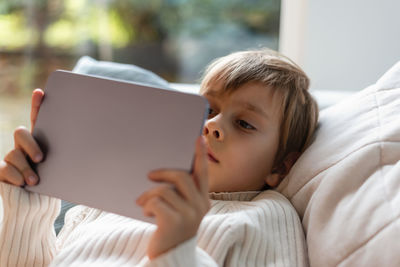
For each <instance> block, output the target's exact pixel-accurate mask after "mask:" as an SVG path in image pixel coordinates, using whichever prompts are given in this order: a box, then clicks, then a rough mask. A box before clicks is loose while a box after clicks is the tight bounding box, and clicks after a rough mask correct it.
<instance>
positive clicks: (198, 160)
mask: <svg viewBox="0 0 400 267" xmlns="http://www.w3.org/2000/svg"><path fill="white" fill-rule="evenodd" d="M193 177H194V179H195V181H196V184H197V186H198V188H199V190H200V192H202V193H203V194H204V195H208V162H207V148H206V145H205V142H204V139H203V137H202V136H200V137H199V138H198V139H197V141H196V155H195V160H194V166H193Z"/></svg>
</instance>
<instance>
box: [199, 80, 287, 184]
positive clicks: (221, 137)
mask: <svg viewBox="0 0 400 267" xmlns="http://www.w3.org/2000/svg"><path fill="white" fill-rule="evenodd" d="M219 92H221V89H220V87H219V86H218V84H212V85H211V86H210V87H208V88H203V89H202V92H201V93H202V95H204V96H205V97H206V98H207V99H208V101H209V103H210V115H209V117H208V120H207V121H206V124H205V127H204V132H203V135H204V137H205V139H206V144H207V146H208V148H209V161H208V163H209V164H208V169H209V186H210V188H209V191H210V192H233V191H251V190H260V189H262V188H263V187H264V185H265V183H267V184H269V185H270V186H276V184H271V182H270V180H271V179H269V178H268V177H270V176H271V175H270V174H271V169H272V167H273V162H274V159H275V154H276V152H277V149H278V144H279V129H280V121H281V115H280V114H281V112H280V96H279V95H278V94H277V93H274V91H273V90H271V89H270V88H266V86H265V85H263V84H261V83H257V82H251V83H246V84H244V85H242V86H241V87H239V88H238V89H236V90H235V91H233V92H231V93H223V94H219Z"/></svg>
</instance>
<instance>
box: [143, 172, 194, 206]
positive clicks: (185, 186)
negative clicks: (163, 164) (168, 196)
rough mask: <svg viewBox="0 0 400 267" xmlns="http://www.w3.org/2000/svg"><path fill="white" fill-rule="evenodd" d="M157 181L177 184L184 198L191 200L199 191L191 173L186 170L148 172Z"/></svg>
mask: <svg viewBox="0 0 400 267" xmlns="http://www.w3.org/2000/svg"><path fill="white" fill-rule="evenodd" d="M148 176H149V178H150V179H151V180H153V181H156V182H166V183H169V184H172V185H174V186H175V188H176V190H178V192H179V193H180V194H181V195H182V196H183V198H184V199H186V200H190V199H192V198H193V196H195V195H196V194H197V193H198V190H197V188H196V186H195V184H194V181H193V178H192V177H191V175H190V174H189V173H187V172H185V171H177V170H168V169H166V170H156V171H152V172H150V173H149V174H148Z"/></svg>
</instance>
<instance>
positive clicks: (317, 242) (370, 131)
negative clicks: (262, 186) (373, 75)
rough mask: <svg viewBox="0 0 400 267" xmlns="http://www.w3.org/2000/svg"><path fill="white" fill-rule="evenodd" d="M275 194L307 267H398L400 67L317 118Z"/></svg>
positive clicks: (399, 226) (397, 66)
mask: <svg viewBox="0 0 400 267" xmlns="http://www.w3.org/2000/svg"><path fill="white" fill-rule="evenodd" d="M277 190H278V191H280V192H281V193H283V194H284V195H285V196H286V197H288V198H289V200H290V201H291V202H292V204H293V205H294V206H295V208H296V210H297V211H298V213H299V215H300V216H301V218H302V223H303V226H304V229H305V233H306V238H307V244H308V251H309V259H310V264H311V266H337V265H341V266H394V265H396V266H400V62H398V63H397V64H396V65H395V66H394V67H393V68H392V69H390V70H389V71H388V72H387V73H386V74H385V75H384V76H383V77H382V78H381V79H380V80H379V81H378V82H377V83H376V84H374V85H372V86H370V87H368V88H366V89H364V90H362V91H360V92H358V93H356V94H355V95H352V96H351V97H349V98H347V99H345V100H344V101H342V102H340V103H338V104H336V105H334V106H332V107H330V108H327V109H325V110H323V111H321V114H320V127H319V129H318V131H317V133H316V139H315V141H314V142H313V144H312V145H311V146H310V147H309V148H308V149H307V150H306V151H305V152H304V154H303V155H302V156H301V157H300V158H299V160H298V161H297V162H296V164H295V165H294V167H293V168H292V170H291V171H290V173H289V175H288V176H287V177H286V178H285V180H284V181H283V182H282V183H281V185H280V186H279V187H278V189H277Z"/></svg>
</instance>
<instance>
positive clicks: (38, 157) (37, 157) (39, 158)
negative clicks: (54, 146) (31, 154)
mask: <svg viewBox="0 0 400 267" xmlns="http://www.w3.org/2000/svg"><path fill="white" fill-rule="evenodd" d="M41 160H42V155H41V154H37V155H36V156H35V161H36V162H40V161H41Z"/></svg>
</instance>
